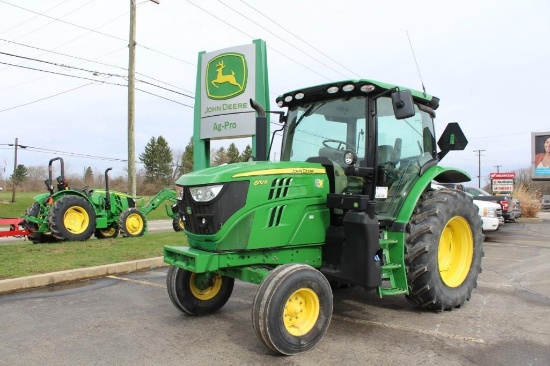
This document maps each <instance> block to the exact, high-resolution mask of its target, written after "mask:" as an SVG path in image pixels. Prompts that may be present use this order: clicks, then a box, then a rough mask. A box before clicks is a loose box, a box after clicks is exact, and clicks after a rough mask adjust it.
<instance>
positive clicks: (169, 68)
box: [0, 0, 550, 185]
mask: <svg viewBox="0 0 550 366" xmlns="http://www.w3.org/2000/svg"><path fill="white" fill-rule="evenodd" d="M137 1H138V10H137V44H138V47H137V51H136V52H137V56H136V71H137V73H138V75H137V76H136V77H137V79H140V80H143V81H146V82H148V83H152V84H156V85H158V86H161V87H162V88H159V87H156V86H153V85H150V84H146V83H143V82H138V83H137V84H136V87H138V88H140V89H143V90H145V91H147V92H149V93H154V94H157V95H158V96H160V97H163V98H167V99H169V100H167V99H162V98H160V97H158V96H154V95H151V94H147V93H144V92H140V91H137V92H136V156H138V155H139V153H141V152H143V149H144V146H145V145H146V144H147V142H148V141H149V140H150V138H151V137H153V136H155V137H157V136H159V135H162V136H164V137H165V138H166V139H167V140H168V142H169V144H170V147H171V148H172V149H173V150H180V151H183V149H184V147H185V145H186V144H187V143H188V142H189V139H190V138H191V136H192V133H193V109H192V106H193V103H194V100H193V99H192V98H190V97H188V96H191V97H192V96H194V91H195V82H196V64H197V57H198V53H199V52H200V51H206V52H211V51H215V50H218V49H223V48H227V47H231V46H236V45H242V44H249V43H251V42H252V40H253V39H258V38H259V39H263V40H265V41H266V43H267V47H268V49H267V54H268V56H267V57H268V66H269V81H270V85H269V87H270V93H271V107H272V109H276V105H275V102H274V100H275V98H276V96H277V95H279V94H282V93H284V92H286V91H290V90H294V89H298V88H300V87H304V86H309V85H316V84H323V83H327V82H330V81H338V80H344V79H358V78H367V79H374V80H380V81H385V82H388V83H394V84H399V85H403V86H407V87H411V88H415V89H421V88H422V84H421V81H420V76H419V72H418V69H417V66H416V64H415V61H414V57H413V53H412V51H411V46H410V44H409V39H408V37H407V33H408V35H409V37H410V40H411V42H412V45H413V48H414V54H415V56H416V60H417V61H418V67H419V69H420V74H421V76H422V80H423V82H424V85H425V87H426V91H427V92H428V93H430V94H432V95H435V96H437V97H438V98H440V99H441V103H440V107H439V109H438V110H437V123H436V130H437V133H438V136H439V134H441V132H442V131H443V129H444V128H445V125H446V123H447V122H455V121H456V122H460V124H461V127H462V129H463V130H464V132H465V134H466V136H467V138H468V140H469V144H468V146H467V147H466V150H464V151H462V152H451V153H449V154H448V155H447V156H446V157H445V158H444V160H443V164H444V165H448V166H455V167H458V168H462V169H464V170H466V171H468V172H469V173H470V174H471V175H472V177H473V181H474V183H475V184H476V185H477V175H478V172H477V170H478V153H477V152H475V151H476V150H484V151H482V152H481V176H482V185H483V184H484V178H485V177H486V176H487V175H488V174H489V173H490V172H494V171H496V170H497V167H496V166H499V168H498V169H499V170H500V171H501V172H504V171H513V170H516V169H519V168H526V167H529V166H530V164H531V160H532V156H531V145H530V144H531V132H540V131H548V130H550V118H549V116H548V110H549V106H550V100H547V98H546V97H545V95H546V92H547V91H548V83H549V82H550V47H549V46H548V45H549V44H550V2H548V1H545V0H540V1H528V0H523V1H520V0H517V1H504V0H500V1H482V0H478V1H453V2H450V1H372V0H359V1H345V0H343V1H337V2H336V1H325V0H316V1H295V0H279V1H259V0H220V1H217V0H204V1H198V0H192V1H187V0H160V5H157V4H155V3H153V2H151V1H147V0H137ZM10 4H12V5H10ZM129 4H130V0H116V1H115V0H48V1H45V0H44V1H38V0H0V52H3V53H7V54H10V55H12V56H10V55H6V54H0V62H1V63H2V64H0V166H1V167H4V166H6V173H4V174H5V177H7V176H9V174H11V173H12V171H13V147H8V146H4V145H2V144H9V143H13V142H14V140H15V138H16V137H18V138H19V143H20V144H21V145H26V146H29V148H28V149H26V150H20V151H19V154H18V163H20V164H25V165H26V166H32V165H45V164H46V163H47V161H48V160H49V159H51V158H54V157H56V156H63V157H64V159H65V162H66V166H67V168H68V170H69V172H72V173H80V172H83V171H84V169H85V167H88V166H90V167H92V168H93V169H94V170H100V171H101V170H104V169H105V168H106V167H109V166H112V167H113V176H115V175H125V174H126V173H125V170H126V167H127V163H126V162H124V161H122V160H125V159H126V158H127V123H128V122H127V89H126V88H125V87H123V86H117V85H110V84H106V83H113V84H120V85H125V84H126V79H125V78H124V76H125V75H127V71H126V68H127V66H128V48H127V45H128V41H127V39H128V34H129V8H130V5H129ZM13 5H15V6H13ZM39 14H44V15H46V16H43V15H39ZM69 23H70V24H69ZM92 30H93V31H92ZM61 54H63V55H61ZM65 55H66V56H65ZM16 56H19V57H16ZM21 56H23V57H27V58H32V59H37V60H41V61H46V62H49V63H44V62H38V61H33V60H28V59H23V58H21ZM67 56H71V57H67ZM86 60H90V61H86ZM91 61H97V62H100V63H101V64H98V63H93V62H91ZM6 63H7V64H12V65H19V66H21V67H15V66H8V65H6ZM53 64H58V65H66V66H70V67H72V68H69V67H62V66H56V65H53ZM22 67H26V68H22ZM29 68H34V69H40V70H48V71H52V72H56V73H62V74H67V75H73V76H78V77H80V78H73V77H67V76H60V75H55V74H48V73H45V72H43V71H36V70H31V69H29ZM75 68H81V69H86V70H93V71H95V73H92V72H89V71H80V70H76V69H75ZM82 78H88V79H92V80H85V79H82ZM163 88H165V89H163ZM166 89H170V90H166ZM185 95H188V96H185ZM549 96H550V93H549ZM549 99H550V97H549ZM274 119H275V118H273V120H274ZM227 144H229V142H228V143H227ZM66 153H75V154H77V155H79V156H83V155H88V156H90V157H88V158H82V157H76V156H70V155H69V154H66ZM98 157H104V158H108V159H113V160H101V159H98ZM117 159H118V160H117ZM141 167H142V166H141V165H140V164H138V165H137V168H138V169H140V168H141Z"/></svg>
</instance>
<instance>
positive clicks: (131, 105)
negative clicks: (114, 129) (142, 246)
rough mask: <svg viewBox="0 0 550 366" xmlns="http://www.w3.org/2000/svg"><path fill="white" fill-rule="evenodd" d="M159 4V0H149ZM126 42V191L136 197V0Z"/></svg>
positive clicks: (131, 9)
mask: <svg viewBox="0 0 550 366" xmlns="http://www.w3.org/2000/svg"><path fill="white" fill-rule="evenodd" d="M151 1H152V2H154V3H155V4H159V2H160V0H151ZM129 38H130V40H129V43H128V191H129V193H130V194H131V195H132V197H136V186H137V185H136V131H135V126H136V116H135V114H136V113H135V112H136V101H135V93H136V0H130V37H129Z"/></svg>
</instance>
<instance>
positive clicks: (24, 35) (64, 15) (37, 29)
mask: <svg viewBox="0 0 550 366" xmlns="http://www.w3.org/2000/svg"><path fill="white" fill-rule="evenodd" d="M94 1H95V0H90V1H88V2H87V3H86V4H83V5H81V6H79V7H78V8H76V9H73V10H71V11H70V12H68V13H65V14H63V15H62V16H60V17H59V18H57V19H55V20H53V21H51V22H49V23H47V24H44V25H42V26H40V27H38V28H36V29H33V30H32V31H30V32H28V33H25V34H23V35H22V36H19V37H17V38H15V39H21V38H24V37H26V36H28V35H29V34H32V33H34V32H37V31H39V30H40V29H42V28H45V27H47V26H48V25H50V24H52V23H54V22H56V21H59V20H60V19H61V18H64V17H66V16H67V15H69V14H72V13H74V12H75V11H77V10H80V9H82V8H83V7H85V6H86V5H88V4H90V3H93V2H94ZM10 5H11V4H10Z"/></svg>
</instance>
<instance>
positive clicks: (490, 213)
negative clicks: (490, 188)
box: [432, 182, 504, 232]
mask: <svg viewBox="0 0 550 366" xmlns="http://www.w3.org/2000/svg"><path fill="white" fill-rule="evenodd" d="M432 188H433V189H443V188H450V187H448V186H446V185H445V186H443V185H440V184H438V183H435V182H432ZM466 194H468V195H469V196H470V197H472V199H473V201H474V205H476V206H477V209H478V212H479V216H481V222H482V228H481V229H482V231H483V232H491V231H497V230H498V229H499V228H500V226H501V225H502V224H504V217H503V216H502V208H501V206H500V205H499V204H498V203H495V202H490V201H484V200H478V199H476V197H475V196H473V195H471V194H470V193H468V192H466Z"/></svg>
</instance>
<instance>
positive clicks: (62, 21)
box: [0, 0, 128, 42]
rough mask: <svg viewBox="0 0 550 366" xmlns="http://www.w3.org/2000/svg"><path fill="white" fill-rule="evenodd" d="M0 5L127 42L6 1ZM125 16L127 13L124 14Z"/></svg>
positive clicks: (2, 1)
mask: <svg viewBox="0 0 550 366" xmlns="http://www.w3.org/2000/svg"><path fill="white" fill-rule="evenodd" d="M0 3H4V4H6V5H10V6H13V7H15V8H18V9H21V10H25V11H28V12H30V13H33V14H37V15H41V16H43V17H46V18H49V19H53V20H56V21H58V22H61V23H64V24H68V25H72V26H73V27H77V28H80V29H84V30H87V31H90V32H94V33H97V34H101V35H103V36H106V37H109V38H114V39H118V40H119V41H124V42H127V41H128V40H126V39H124V38H120V37H117V36H113V35H112V34H108V33H103V32H100V31H97V30H94V29H90V28H88V27H84V26H82V25H78V24H74V23H71V22H67V21H65V20H61V18H54V17H51V16H49V15H46V14H43V13H39V12H37V11H34V10H31V9H27V8H24V7H22V6H19V5H15V4H12V3H8V2H7V1H4V0H0ZM126 14H127V13H126Z"/></svg>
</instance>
